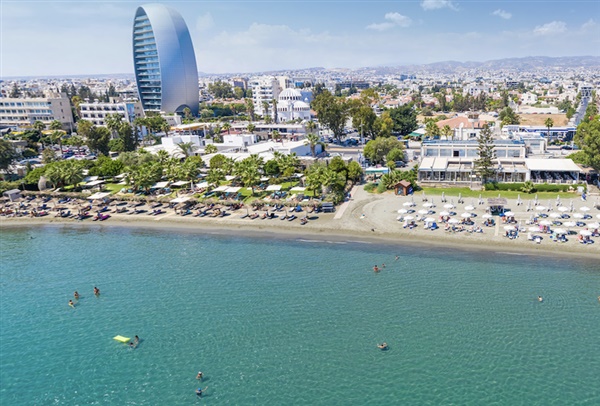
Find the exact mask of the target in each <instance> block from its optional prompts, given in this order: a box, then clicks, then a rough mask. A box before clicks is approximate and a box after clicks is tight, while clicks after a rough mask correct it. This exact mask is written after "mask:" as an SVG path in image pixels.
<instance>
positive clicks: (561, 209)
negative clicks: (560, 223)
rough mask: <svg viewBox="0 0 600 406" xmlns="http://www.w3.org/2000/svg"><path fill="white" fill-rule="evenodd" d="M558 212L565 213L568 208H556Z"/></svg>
mask: <svg viewBox="0 0 600 406" xmlns="http://www.w3.org/2000/svg"><path fill="white" fill-rule="evenodd" d="M558 211H561V212H563V213H564V212H566V211H569V208H568V207H565V206H560V207H559V208H558Z"/></svg>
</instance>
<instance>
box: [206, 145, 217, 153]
mask: <svg viewBox="0 0 600 406" xmlns="http://www.w3.org/2000/svg"><path fill="white" fill-rule="evenodd" d="M217 152H219V150H218V149H217V147H216V146H215V145H214V144H208V145H206V146H205V147H204V153H205V154H216V153H217Z"/></svg>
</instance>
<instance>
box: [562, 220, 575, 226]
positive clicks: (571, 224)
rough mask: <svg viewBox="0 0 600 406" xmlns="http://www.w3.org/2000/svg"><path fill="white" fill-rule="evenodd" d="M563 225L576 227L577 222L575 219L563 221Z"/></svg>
mask: <svg viewBox="0 0 600 406" xmlns="http://www.w3.org/2000/svg"><path fill="white" fill-rule="evenodd" d="M563 226H565V227H576V226H577V224H576V223H575V222H574V221H565V222H564V223H563Z"/></svg>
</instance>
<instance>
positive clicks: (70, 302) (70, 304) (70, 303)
mask: <svg viewBox="0 0 600 406" xmlns="http://www.w3.org/2000/svg"><path fill="white" fill-rule="evenodd" d="M69 306H71V307H72V308H75V303H73V301H72V300H69Z"/></svg>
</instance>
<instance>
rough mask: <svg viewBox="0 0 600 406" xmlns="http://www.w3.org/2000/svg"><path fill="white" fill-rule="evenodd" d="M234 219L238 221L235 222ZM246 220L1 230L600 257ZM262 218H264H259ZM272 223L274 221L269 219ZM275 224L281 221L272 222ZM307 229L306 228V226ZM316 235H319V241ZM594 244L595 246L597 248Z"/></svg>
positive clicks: (1, 224) (36, 221)
mask: <svg viewBox="0 0 600 406" xmlns="http://www.w3.org/2000/svg"><path fill="white" fill-rule="evenodd" d="M234 221H235V223H234ZM243 221H244V220H239V222H238V221H236V220H233V221H229V222H227V223H217V222H211V221H203V222H192V221H187V220H186V219H185V218H176V219H172V220H169V221H162V222H159V221H156V219H154V220H150V219H144V218H136V217H133V218H131V219H127V220H123V219H119V218H111V219H110V220H108V221H106V222H102V223H99V222H91V221H83V222H76V221H74V220H70V219H61V218H53V217H47V218H33V219H18V220H13V219H1V220H0V232H1V231H2V230H10V229H27V228H35V227H39V226H49V227H64V228H74V229H93V228H96V229H111V228H113V229H132V230H149V231H153V232H160V231H167V232H173V233H178V232H186V233H193V234H206V233H207V232H208V233H209V234H211V235H215V234H216V235H220V236H225V237H235V236H240V237H244V238H265V239H286V240H289V241H293V240H301V239H308V240H314V241H311V242H315V243H318V242H323V243H327V242H345V243H354V244H382V245H388V246H408V247H411V248H415V249H418V248H428V249H435V248H441V249H453V250H458V251H463V252H479V253H481V252H489V253H494V254H497V255H502V254H507V255H531V256H538V257H548V256H550V257H556V258H565V257H571V258H573V257H575V258H579V259H598V256H599V254H600V253H599V252H598V251H597V250H590V251H587V250H578V249H568V248H572V247H568V246H563V247H561V248H564V249H562V250H561V251H557V250H556V247H555V246H554V244H555V243H552V244H553V245H549V244H546V245H533V244H527V245H524V244H521V243H519V242H515V241H506V240H501V241H494V242H493V244H489V241H485V240H479V239H472V240H471V241H468V244H466V243H465V241H464V239H460V240H452V239H450V238H448V236H446V235H444V234H441V235H436V234H434V233H429V234H428V235H427V237H426V238H424V236H421V235H410V236H409V235H405V234H401V233H393V232H376V233H371V234H367V233H365V232H360V233H357V232H356V231H355V230H349V229H333V228H330V227H317V226H315V227H306V226H286V225H277V226H275V225H271V224H268V223H267V224H264V225H263V224H260V223H259V224H256V223H246V224H240V222H243ZM256 221H259V220H256ZM267 221H269V220H267ZM270 221H271V222H273V221H276V220H270ZM301 227H302V228H301ZM315 238H317V239H315ZM594 248H595V247H594Z"/></svg>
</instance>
